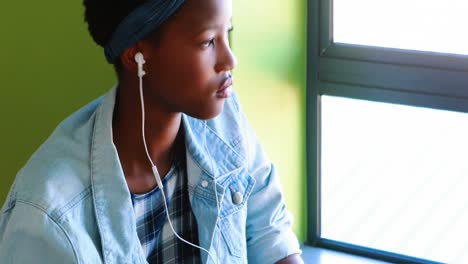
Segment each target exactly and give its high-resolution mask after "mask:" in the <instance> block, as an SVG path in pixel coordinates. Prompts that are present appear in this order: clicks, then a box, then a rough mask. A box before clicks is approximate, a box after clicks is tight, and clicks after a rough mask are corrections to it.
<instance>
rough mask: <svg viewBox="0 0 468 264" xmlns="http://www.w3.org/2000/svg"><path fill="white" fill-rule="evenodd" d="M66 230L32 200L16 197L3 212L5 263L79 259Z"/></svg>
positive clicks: (0, 237)
mask: <svg viewBox="0 0 468 264" xmlns="http://www.w3.org/2000/svg"><path fill="white" fill-rule="evenodd" d="M76 259H77V258H76V256H75V252H74V250H73V248H72V246H71V243H70V241H69V240H68V238H67V236H66V234H65V233H64V231H63V230H62V229H61V228H60V226H59V225H57V223H55V222H54V221H53V220H52V219H51V218H49V217H48V215H47V214H45V213H44V212H43V211H42V210H41V209H40V208H38V207H37V206H35V205H33V204H28V203H23V202H20V201H16V204H15V205H14V207H12V208H4V210H3V211H2V213H1V215H0V260H1V262H2V263H25V264H27V263H50V264H55V263H57V264H58V263H78V261H77V260H76Z"/></svg>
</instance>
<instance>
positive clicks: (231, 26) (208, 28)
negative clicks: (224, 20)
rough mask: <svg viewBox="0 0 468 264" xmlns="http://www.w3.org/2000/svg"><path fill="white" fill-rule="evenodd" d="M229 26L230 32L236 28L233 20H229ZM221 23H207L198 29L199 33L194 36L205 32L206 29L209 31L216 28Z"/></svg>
mask: <svg viewBox="0 0 468 264" xmlns="http://www.w3.org/2000/svg"><path fill="white" fill-rule="evenodd" d="M229 22H230V23H229V24H230V25H229V28H228V33H231V32H232V31H233V30H234V26H233V25H232V21H231V20H229ZM219 27H220V25H218V24H211V25H209V24H208V25H206V26H204V27H203V28H202V29H201V30H198V31H197V33H195V34H194V36H198V35H200V34H201V33H203V32H205V31H208V30H211V29H215V28H219Z"/></svg>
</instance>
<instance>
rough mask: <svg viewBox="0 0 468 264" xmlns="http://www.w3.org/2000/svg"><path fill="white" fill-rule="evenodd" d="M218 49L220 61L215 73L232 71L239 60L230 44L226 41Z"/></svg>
mask: <svg viewBox="0 0 468 264" xmlns="http://www.w3.org/2000/svg"><path fill="white" fill-rule="evenodd" d="M218 49H219V50H218V56H217V57H218V60H217V62H216V65H215V71H216V72H217V73H220V72H229V71H232V70H233V69H234V68H235V67H236V65H237V59H236V56H234V53H233V52H232V50H231V48H230V47H229V42H228V41H226V42H225V43H223V45H220V46H218Z"/></svg>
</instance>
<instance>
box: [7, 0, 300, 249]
mask: <svg viewBox="0 0 468 264" xmlns="http://www.w3.org/2000/svg"><path fill="white" fill-rule="evenodd" d="M24 5H25V3H23V2H21V1H19V2H18V1H16V2H15V1H7V2H5V3H3V4H2V8H1V11H0V36H1V39H2V41H0V84H1V86H2V89H1V91H0V120H1V130H0V157H1V162H0V164H1V172H2V173H1V175H0V201H3V200H4V198H5V197H6V195H7V192H8V190H9V188H10V185H11V183H12V182H13V179H14V177H15V174H16V172H17V171H18V170H19V169H20V168H21V167H22V166H23V165H24V163H25V162H26V161H27V160H28V158H29V157H30V155H31V154H32V153H33V152H34V151H35V150H36V149H37V148H38V147H39V146H40V144H41V143H42V142H44V141H45V140H46V139H47V137H48V136H49V135H50V133H51V132H52V131H53V129H54V128H55V127H56V126H57V124H58V123H59V122H60V121H61V120H63V119H64V118H65V117H67V116H68V115H69V114H71V113H72V112H74V111H76V110H77V109H78V108H80V107H81V106H83V105H85V104H86V103H88V102H89V101H91V100H92V99H94V98H96V97H97V96H99V95H101V94H102V93H104V92H105V91H107V90H108V89H109V88H111V86H112V85H113V84H114V82H115V77H114V74H113V70H112V68H111V67H110V66H109V65H107V63H106V62H105V60H104V56H103V54H102V50H101V49H100V48H99V47H98V46H96V45H95V44H94V43H93V42H92V40H91V38H90V37H89V35H88V32H87V29H86V25H85V23H84V22H83V8H82V5H81V1H59V0H51V1H45V2H44V1H29V2H28V3H27V5H28V7H27V8H24ZM304 10H305V3H302V2H299V1H276V2H275V3H272V2H269V3H268V5H267V4H266V2H265V3H264V2H263V1H247V0H235V1H234V19H233V23H234V27H235V31H234V32H233V46H234V51H235V53H236V55H237V58H238V62H239V66H238V68H237V70H236V72H235V79H236V89H237V90H238V93H239V96H240V98H241V101H242V105H243V107H244V110H245V111H246V112H247V115H248V117H249V119H250V122H251V123H252V125H253V126H254V128H255V129H256V131H257V133H258V135H259V136H260V138H261V140H262V142H263V144H264V147H265V148H266V151H267V153H268V154H269V156H270V158H271V159H272V160H273V161H274V162H275V163H276V165H277V167H278V169H279V172H280V174H281V181H282V184H283V188H284V192H285V194H286V201H287V204H288V207H289V209H290V210H291V211H292V213H293V215H294V216H295V218H296V221H295V226H294V228H295V229H294V230H295V231H296V233H297V234H298V235H299V237H300V239H301V240H304V238H305V216H306V214H305V169H304V167H305V166H304V161H305V159H304V153H305V140H304V129H305V118H304V113H305V111H304V101H305V96H304V95H305V11H304Z"/></svg>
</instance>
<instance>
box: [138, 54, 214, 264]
mask: <svg viewBox="0 0 468 264" xmlns="http://www.w3.org/2000/svg"><path fill="white" fill-rule="evenodd" d="M135 62H136V63H137V64H138V79H139V80H140V103H141V131H142V133H141V136H142V139H143V145H144V147H145V151H146V156H147V157H148V160H149V162H150V163H151V169H152V171H153V175H154V178H155V179H156V183H157V184H158V187H159V189H160V190H161V194H162V197H163V202H164V209H165V211H166V217H167V220H168V223H169V226H170V227H171V230H172V232H173V233H174V235H175V236H176V237H177V238H179V239H180V240H181V241H183V242H184V243H186V244H188V245H190V246H192V247H195V248H198V249H200V250H203V251H205V252H206V253H207V254H208V256H209V257H210V258H211V260H212V261H213V263H217V264H219V260H218V259H216V260H217V261H215V258H214V257H213V256H212V255H211V253H210V252H209V251H208V250H207V249H205V248H202V247H200V246H198V245H195V244H193V243H191V242H189V241H187V240H185V239H183V238H182V237H180V236H179V234H177V232H176V231H175V230H174V227H173V226H172V222H171V218H170V217H169V210H168V209H167V202H166V195H165V194H164V186H163V183H162V181H161V176H160V175H159V172H158V169H157V168H156V165H155V164H154V163H153V160H152V159H151V156H150V154H149V152H148V147H147V145H146V136H145V104H144V98H143V76H144V75H145V74H146V72H145V71H144V70H143V64H145V63H146V61H145V58H144V57H143V54H142V53H141V52H137V53H136V54H135ZM203 133H204V134H205V135H204V143H203V145H204V147H205V148H206V121H205V128H204V131H203ZM210 160H211V167H212V169H213V158H212V157H210ZM216 185H217V184H216V177H214V185H213V186H214V190H215V195H216V207H217V209H218V216H217V218H216V225H217V224H218V221H219V215H220V205H219V201H218V191H217V189H216Z"/></svg>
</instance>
